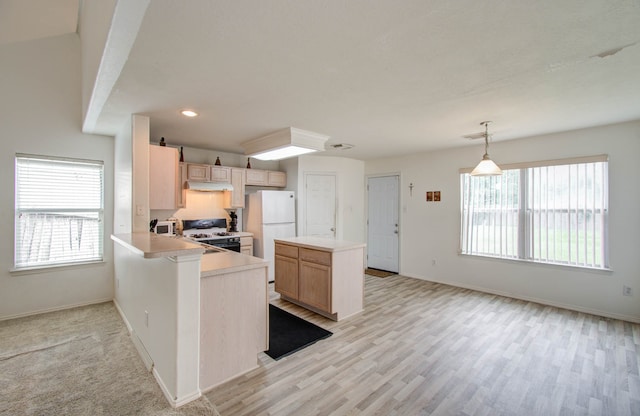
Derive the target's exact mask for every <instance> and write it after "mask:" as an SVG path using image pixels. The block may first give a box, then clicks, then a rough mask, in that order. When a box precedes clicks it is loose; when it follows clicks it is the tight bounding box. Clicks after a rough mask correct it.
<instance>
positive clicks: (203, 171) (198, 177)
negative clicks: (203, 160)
mask: <svg viewBox="0 0 640 416" xmlns="http://www.w3.org/2000/svg"><path fill="white" fill-rule="evenodd" d="M187 180H188V181H210V180H211V165H200V164H196V163H189V164H187Z"/></svg>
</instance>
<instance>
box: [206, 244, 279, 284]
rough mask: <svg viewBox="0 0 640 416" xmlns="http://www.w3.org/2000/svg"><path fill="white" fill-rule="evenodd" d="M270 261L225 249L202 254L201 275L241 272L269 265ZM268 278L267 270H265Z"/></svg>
mask: <svg viewBox="0 0 640 416" xmlns="http://www.w3.org/2000/svg"><path fill="white" fill-rule="evenodd" d="M268 264H269V262H268V261H267V260H264V259H261V258H259V257H253V256H249V255H247V254H241V253H236V252H235V251H230V250H223V251H220V252H218V253H209V254H205V255H203V256H202V260H201V261H200V277H209V276H216V275H219V274H225V273H233V272H239V271H243V270H250V269H257V268H259V267H265V268H266V267H267V266H268ZM265 278H266V271H265Z"/></svg>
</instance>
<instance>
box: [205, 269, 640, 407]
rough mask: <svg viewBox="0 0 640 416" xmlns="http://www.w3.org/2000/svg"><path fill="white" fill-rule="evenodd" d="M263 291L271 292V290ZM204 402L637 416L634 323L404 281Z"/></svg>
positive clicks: (378, 290)
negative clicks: (304, 345) (326, 333)
mask: <svg viewBox="0 0 640 416" xmlns="http://www.w3.org/2000/svg"><path fill="white" fill-rule="evenodd" d="M270 286H271V291H273V287H272V286H273V285H270ZM271 302H272V303H273V304H275V305H276V306H279V307H281V308H283V309H286V310H288V311H290V312H292V313H295V314H296V315H298V316H301V317H303V318H305V319H307V320H309V321H312V322H314V323H316V324H318V325H320V326H322V327H324V328H327V329H329V330H330V331H332V332H333V335H332V336H331V337H329V338H327V339H325V340H322V341H319V342H318V343H316V344H314V345H312V346H311V347H308V348H306V349H304V350H301V351H299V352H297V353H295V354H293V355H291V356H289V357H286V358H284V359H281V360H280V361H274V360H272V359H271V358H269V357H268V356H266V355H264V354H261V356H260V361H261V366H260V368H258V369H256V370H254V371H252V372H250V373H247V374H245V375H244V376H241V377H238V378H236V379H234V380H232V381H230V382H227V383H225V384H223V385H221V386H219V387H217V388H216V389H214V390H212V391H211V392H209V393H207V397H208V398H209V400H210V401H211V402H212V403H213V404H214V405H215V406H216V407H217V409H218V411H219V412H220V413H221V415H222V416H231V415H234V416H239V415H430V414H434V415H436V414H437V415H640V377H639V362H640V325H637V324H632V323H628V322H623V321H618V320H614V319H608V318H602V317H598V316H593V315H589V314H584V313H579V312H573V311H568V310H562V309H557V308H553V307H549V306H544V305H539V304H535V303H530V302H525V301H520V300H514V299H510V298H505V297H500V296H495V295H490V294H484V293H479V292H475V291H472V290H467V289H460V288H455V287H451V286H446V285H441V284H436V283H430V282H425V281H421V280H416V279H409V278H406V277H402V276H392V277H387V278H378V277H371V276H367V277H366V283H365V311H364V312H363V313H361V314H359V315H357V316H355V317H352V318H349V319H346V320H344V321H341V322H333V321H331V320H328V319H326V318H323V317H321V316H319V315H316V314H314V313H311V312H309V311H306V310H305V309H302V308H300V307H297V306H295V305H292V304H290V303H288V302H286V301H283V300H280V299H277V294H275V295H274V294H273V293H272V301H271Z"/></svg>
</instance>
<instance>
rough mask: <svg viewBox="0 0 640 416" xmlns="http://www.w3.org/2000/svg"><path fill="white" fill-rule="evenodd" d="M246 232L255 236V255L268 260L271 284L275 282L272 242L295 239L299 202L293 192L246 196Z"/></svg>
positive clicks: (244, 218)
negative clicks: (297, 202) (288, 238)
mask: <svg viewBox="0 0 640 416" xmlns="http://www.w3.org/2000/svg"><path fill="white" fill-rule="evenodd" d="M242 215H243V220H244V227H245V231H248V232H250V233H253V255H254V256H256V257H260V258H263V259H265V260H269V282H273V280H274V270H273V268H274V251H275V246H274V242H273V240H274V239H275V238H286V237H295V236H296V199H295V192H293V191H264V190H263V191H257V192H254V193H250V194H248V195H247V196H246V200H245V207H244V210H243V213H242Z"/></svg>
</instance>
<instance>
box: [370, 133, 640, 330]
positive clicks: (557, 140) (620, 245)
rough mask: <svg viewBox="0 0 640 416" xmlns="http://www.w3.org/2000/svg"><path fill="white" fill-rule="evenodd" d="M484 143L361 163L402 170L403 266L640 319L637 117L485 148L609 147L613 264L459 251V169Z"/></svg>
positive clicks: (510, 158)
mask: <svg viewBox="0 0 640 416" xmlns="http://www.w3.org/2000/svg"><path fill="white" fill-rule="evenodd" d="M483 150H484V149H483V146H473V147H465V148H457V149H450V150H444V151H439V152H432V153H424V154H416V155H409V156H406V157H399V158H389V159H380V160H375V161H369V162H367V163H366V168H365V172H366V174H367V175H373V174H380V173H387V172H400V173H401V185H400V187H401V216H402V220H401V230H400V239H401V247H402V251H401V258H400V272H401V273H402V274H404V275H406V276H410V277H416V278H420V279H425V280H432V281H438V282H443V283H448V284H452V285H456V286H462V287H469V288H476V289H479V290H484V291H488V292H493V293H499V294H506V295H509V296H513V297H517V298H522V299H529V300H534V301H539V302H541V303H545V304H551V305H558V306H564V307H568V308H571V309H576V310H583V311H587V312H594V313H598V314H602V315H605V316H611V317H618V318H622V319H627V320H635V321H640V300H639V297H640V256H638V253H637V251H638V248H639V247H640V216H639V215H638V207H639V206H640V186H638V185H637V180H638V178H639V177H640V163H638V157H639V156H640V122H639V121H636V122H630V123H623V124H617V125H611V126H603V127H596V128H590V129H584V130H577V131H570V132H564V133H557V134H549V135H545V136H538V137H532V138H527V139H522V140H514V141H506V142H494V143H492V144H491V148H490V154H491V157H492V159H494V160H495V161H496V162H498V163H515V162H525V161H535V160H548V159H559V158H566V157H573V156H586V155H596V154H608V155H609V160H610V161H609V185H610V186H609V195H610V197H609V207H610V215H609V219H610V223H609V235H610V258H611V268H612V269H613V271H611V272H604V271H592V270H585V269H578V268H565V267H559V266H546V265H536V264H531V263H525V262H514V261H503V260H495V259H486V258H478V257H471V256H462V255H458V248H459V232H460V197H459V174H458V169H459V168H461V167H473V166H475V164H476V163H477V162H478V161H479V160H480V158H481V156H482V154H483V153H484V152H483ZM411 182H413V184H414V185H415V187H414V190H413V196H412V197H411V196H409V183H411ZM426 191H441V192H442V201H441V202H439V203H436V202H429V203H427V202H425V192H426ZM432 260H435V261H436V265H435V266H433V265H432ZM623 285H627V286H630V287H632V289H633V294H634V296H632V297H628V296H622V286H623Z"/></svg>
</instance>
